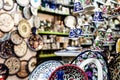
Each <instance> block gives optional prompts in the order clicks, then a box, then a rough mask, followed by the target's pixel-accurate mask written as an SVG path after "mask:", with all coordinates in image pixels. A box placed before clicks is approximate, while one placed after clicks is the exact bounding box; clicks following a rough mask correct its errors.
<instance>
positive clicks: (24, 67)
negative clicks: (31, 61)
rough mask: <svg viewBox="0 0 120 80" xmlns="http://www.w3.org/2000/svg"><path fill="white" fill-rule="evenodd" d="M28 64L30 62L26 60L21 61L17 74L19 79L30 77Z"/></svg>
mask: <svg viewBox="0 0 120 80" xmlns="http://www.w3.org/2000/svg"><path fill="white" fill-rule="evenodd" d="M27 64H28V62H27V61H26V60H22V61H20V66H21V67H20V70H19V71H18V72H17V77H19V78H26V77H27V76H28V75H29V72H28V70H27Z"/></svg>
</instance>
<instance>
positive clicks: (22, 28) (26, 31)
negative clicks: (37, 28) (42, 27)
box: [18, 20, 31, 38]
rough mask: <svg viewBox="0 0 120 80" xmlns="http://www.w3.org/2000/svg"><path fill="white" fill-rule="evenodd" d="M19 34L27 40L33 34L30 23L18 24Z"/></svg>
mask: <svg viewBox="0 0 120 80" xmlns="http://www.w3.org/2000/svg"><path fill="white" fill-rule="evenodd" d="M18 32H19V34H20V35H21V36H22V37H23V38H27V37H29V36H30V33H31V26H30V24H29V22H28V21H26V20H21V21H20V22H19V24H18Z"/></svg>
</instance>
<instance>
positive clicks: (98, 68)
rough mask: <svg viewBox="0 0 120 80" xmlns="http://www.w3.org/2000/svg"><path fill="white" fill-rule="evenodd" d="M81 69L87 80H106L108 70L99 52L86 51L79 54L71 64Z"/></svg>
mask: <svg viewBox="0 0 120 80" xmlns="http://www.w3.org/2000/svg"><path fill="white" fill-rule="evenodd" d="M71 63H72V64H75V65H77V66H79V67H80V68H82V69H83V70H84V71H85V72H86V73H87V74H88V79H89V80H103V79H104V80H108V79H109V77H108V69H107V65H106V62H105V59H104V58H103V56H102V54H101V52H97V51H91V50H87V51H84V52H82V53H80V54H79V55H78V56H77V57H76V58H75V59H74V60H73V61H72V62H71Z"/></svg>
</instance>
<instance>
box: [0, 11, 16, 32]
mask: <svg viewBox="0 0 120 80" xmlns="http://www.w3.org/2000/svg"><path fill="white" fill-rule="evenodd" d="M13 27H14V20H13V18H12V16H11V15H10V14H7V13H2V14H0V30H1V31H3V32H9V31H10V30H11V29H12V28H13Z"/></svg>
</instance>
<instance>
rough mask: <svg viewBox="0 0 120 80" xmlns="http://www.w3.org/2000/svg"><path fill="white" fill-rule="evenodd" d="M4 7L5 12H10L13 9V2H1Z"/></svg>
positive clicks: (9, 0) (5, 0)
mask: <svg viewBox="0 0 120 80" xmlns="http://www.w3.org/2000/svg"><path fill="white" fill-rule="evenodd" d="M3 2H4V6H3V9H4V10H6V11H9V10H12V9H13V7H14V1H13V0H3Z"/></svg>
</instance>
